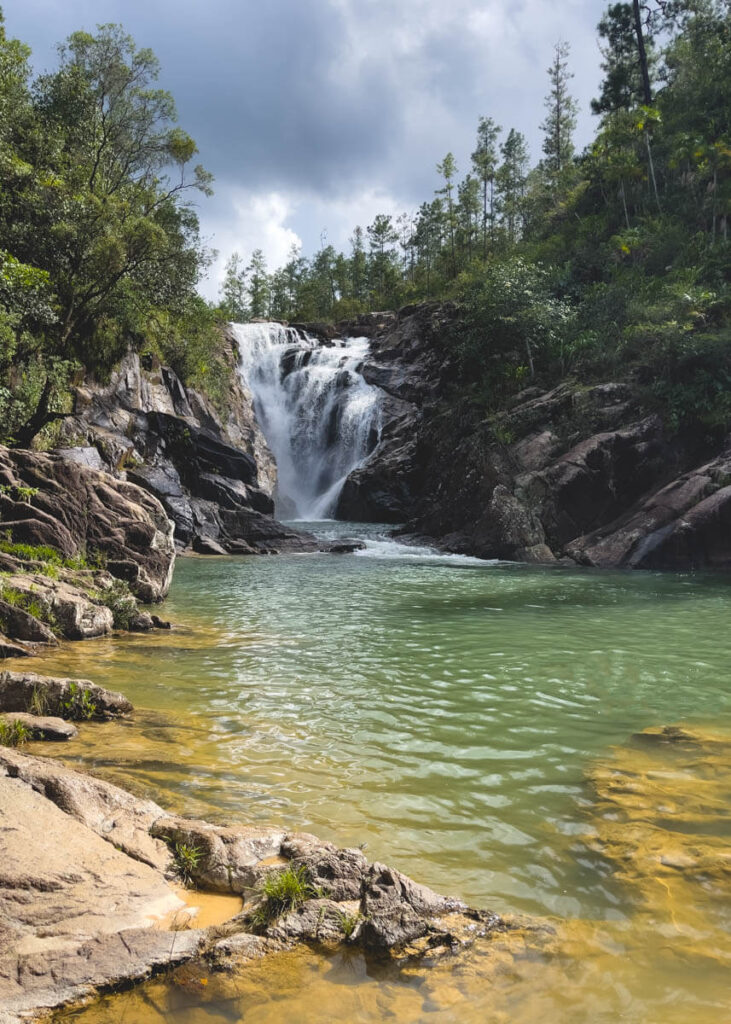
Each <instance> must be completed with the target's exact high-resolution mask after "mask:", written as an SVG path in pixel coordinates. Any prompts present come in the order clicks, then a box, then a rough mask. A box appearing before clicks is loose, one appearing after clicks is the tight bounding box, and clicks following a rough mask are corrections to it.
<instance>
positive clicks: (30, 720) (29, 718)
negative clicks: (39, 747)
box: [0, 711, 79, 740]
mask: <svg viewBox="0 0 731 1024" xmlns="http://www.w3.org/2000/svg"><path fill="white" fill-rule="evenodd" d="M0 719H2V721H4V722H7V723H8V724H9V725H11V724H12V723H13V722H19V723H20V724H21V725H24V726H25V728H26V729H27V730H28V732H29V733H30V734H31V737H32V738H33V739H36V740H72V739H73V738H74V736H78V735H79V730H78V729H77V728H76V726H75V725H72V724H71V722H65V721H64V720H63V718H53V717H52V716H49V715H31V714H27V713H26V712H25V711H9V712H7V713H5V714H2V715H0Z"/></svg>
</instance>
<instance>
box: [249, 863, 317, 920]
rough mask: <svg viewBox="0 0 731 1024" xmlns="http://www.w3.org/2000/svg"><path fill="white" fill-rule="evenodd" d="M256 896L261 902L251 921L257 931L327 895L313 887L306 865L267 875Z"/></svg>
mask: <svg viewBox="0 0 731 1024" xmlns="http://www.w3.org/2000/svg"><path fill="white" fill-rule="evenodd" d="M256 894H257V896H258V897H259V901H260V902H259V905H258V906H257V907H256V909H255V910H254V911H253V912H252V914H251V917H250V921H251V924H252V925H253V926H254V928H257V929H259V928H266V926H267V925H268V924H270V923H271V922H272V921H276V919H277V918H278V917H281V916H282V914H284V913H286V912H287V911H289V910H294V909H296V908H297V907H299V906H301V905H302V904H303V903H306V902H307V900H309V899H314V898H316V897H319V896H324V895H325V894H324V893H323V892H322V891H321V890H320V889H317V888H315V886H313V885H312V883H311V881H310V878H309V876H308V874H307V869H306V868H305V867H304V865H303V866H302V867H299V868H292V867H289V868H285V869H284V870H283V871H277V872H274V873H272V874H269V875H267V876H266V878H265V879H264V880H263V881H262V883H261V884H260V886H259V888H258V889H257V893H256Z"/></svg>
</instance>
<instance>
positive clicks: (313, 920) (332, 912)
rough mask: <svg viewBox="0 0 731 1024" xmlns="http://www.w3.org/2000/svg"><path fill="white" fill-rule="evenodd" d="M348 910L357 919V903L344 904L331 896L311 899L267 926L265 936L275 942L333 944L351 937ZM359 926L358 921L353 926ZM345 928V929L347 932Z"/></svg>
mask: <svg viewBox="0 0 731 1024" xmlns="http://www.w3.org/2000/svg"><path fill="white" fill-rule="evenodd" d="M348 910H350V912H351V916H352V918H353V919H354V920H356V919H358V918H359V913H358V904H357V903H355V904H354V905H353V906H352V907H344V906H343V904H342V903H336V902H335V901H334V900H330V899H314V900H308V901H307V902H306V903H303V904H302V906H301V907H297V909H296V910H292V911H290V912H289V913H287V914H284V915H283V916H282V917H280V918H279V919H278V920H277V921H276V922H275V923H274V924H273V925H271V926H270V927H269V928H268V929H267V938H269V939H274V940H275V941H278V942H283V943H290V942H316V943H323V944H328V945H329V944H332V945H335V944H337V943H340V942H343V941H344V940H345V939H346V938H353V937H354V936H353V932H352V931H351V930H350V927H349V923H348V921H349V915H348ZM355 927H358V928H359V927H360V922H359V920H358V921H357V924H354V925H353V930H355ZM346 929H347V932H346Z"/></svg>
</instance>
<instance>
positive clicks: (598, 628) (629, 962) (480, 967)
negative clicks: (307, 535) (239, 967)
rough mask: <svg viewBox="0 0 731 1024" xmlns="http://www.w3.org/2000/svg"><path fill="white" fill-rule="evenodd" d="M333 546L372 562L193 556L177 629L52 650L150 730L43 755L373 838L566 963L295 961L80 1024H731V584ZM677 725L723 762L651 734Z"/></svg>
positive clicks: (373, 852)
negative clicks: (529, 931)
mask: <svg viewBox="0 0 731 1024" xmlns="http://www.w3.org/2000/svg"><path fill="white" fill-rule="evenodd" d="M314 528H315V529H318V530H320V531H326V532H328V533H329V534H330V535H332V533H333V532H341V533H343V534H346V533H347V534H349V535H353V534H355V535H360V536H363V537H365V539H366V542H367V544H368V547H367V548H366V550H365V551H364V552H361V553H359V554H354V555H340V556H332V555H307V556H284V555H282V556H277V557H275V558H250V559H234V558H215V559H200V558H195V559H181V560H180V561H179V563H178V565H177V568H176V573H175V579H174V582H173V587H172V591H171V594H170V598H169V599H168V601H167V602H166V604H165V606H164V613H165V615H166V616H167V617H169V618H171V619H172V620H173V621H174V622H175V623H176V624H178V627H179V628H178V630H177V631H175V632H173V633H171V634H159V635H155V636H148V637H133V636H130V637H123V638H114V639H104V640H99V641H89V642H87V643H85V644H76V645H70V646H67V647H65V648H64V649H63V650H61V651H59V652H56V653H51V654H49V655H47V656H45V659H44V660H45V664H44V665H43V666H42V667H41V671H47V672H49V673H52V672H57V673H63V674H70V675H74V674H76V675H86V676H89V675H91V676H92V677H93V679H94V681H95V682H97V683H100V684H101V685H104V686H109V687H112V688H114V689H121V690H123V691H124V692H126V693H127V694H128V695H129V697H130V698H131V699H132V701H133V702H134V704H135V705H136V707H137V708H138V709H139V710H138V712H137V714H136V715H135V717H134V719H133V720H132V721H131V722H129V723H106V724H82V731H81V736H80V739H79V741H77V742H76V743H74V744H73V745H69V746H68V747H64V748H63V750H61V749H57V748H48V747H44V750H43V752H44V753H52V754H53V755H54V756H60V757H62V758H63V759H64V761H66V762H67V763H70V764H72V765H73V764H80V765H82V766H85V767H88V768H91V769H92V770H93V771H95V772H98V773H99V774H101V775H102V776H104V777H106V778H108V779H110V780H112V781H114V782H117V783H119V784H121V785H123V786H127V787H128V788H131V789H133V790H134V791H135V792H138V793H144V794H146V795H149V796H151V797H153V798H154V799H156V800H158V801H159V802H161V803H162V804H163V805H164V806H166V807H167V808H170V809H171V810H174V811H176V812H179V813H182V814H187V815H193V816H205V817H209V818H211V819H213V820H218V821H227V820H228V821H244V822H246V821H250V822H268V823H272V824H278V823H281V824H284V825H286V826H288V827H298V828H304V829H307V830H309V831H313V832H315V833H317V834H318V835H320V836H322V837H323V838H327V839H331V840H334V841H335V842H337V843H338V844H340V845H343V846H350V845H358V844H360V843H367V854H368V856H369V857H370V858H371V859H378V860H383V861H385V862H387V863H392V864H394V866H396V867H398V868H400V869H401V870H403V871H405V872H407V873H408V874H410V875H412V876H413V877H415V878H417V879H418V880H420V881H423V882H425V883H427V884H429V885H431V886H433V887H434V888H436V889H437V890H439V891H442V892H448V893H451V894H454V895H457V896H461V897H463V898H465V899H466V900H468V901H470V902H471V903H473V904H475V905H479V906H487V907H490V908H492V909H495V910H497V911H500V912H520V913H525V914H529V915H534V916H536V917H538V918H540V919H542V920H545V919H548V920H550V921H551V922H553V924H554V925H555V927H556V944H555V946H552V947H550V948H548V949H525V950H517V951H516V950H514V949H513V950H511V949H503V948H500V947H499V946H492V947H491V948H489V949H479V948H478V949H476V950H475V952H474V955H473V956H471V957H470V958H468V959H467V960H466V961H465V962H463V963H461V964H460V965H457V966H455V965H452V966H451V967H450V965H449V964H444V965H442V966H441V967H438V968H430V969H425V970H419V969H416V968H414V969H413V970H406V971H403V972H396V971H394V970H393V969H388V970H386V969H383V968H379V967H378V966H377V965H373V964H367V963H365V961H363V960H362V958H361V957H360V956H359V955H352V956H348V955H345V954H338V955H337V956H335V957H331V956H324V955H319V954H316V953H314V952H306V951H301V952H299V953H297V954H292V955H287V956H284V957H282V958H281V960H280V961H278V962H275V961H271V962H269V961H268V962H266V963H265V964H261V965H257V966H254V967H252V968H251V969H249V970H247V971H246V972H244V973H242V974H240V975H236V976H235V977H233V978H224V977H220V976H211V977H206V978H202V977H197V976H195V975H185V974H184V975H181V976H180V977H177V978H176V977H173V978H172V979H168V980H167V981H164V980H161V981H154V982H151V983H149V984H148V985H146V986H143V987H142V988H141V989H139V990H137V991H134V992H131V993H128V994H123V995H118V996H114V997H112V998H111V999H110V1000H107V1001H102V1003H100V1004H98V1005H96V1006H94V1007H92V1008H89V1009H87V1010H84V1011H79V1012H77V1013H76V1014H74V1015H72V1016H71V1017H68V1018H67V1019H73V1020H75V1021H78V1022H79V1024H80V1022H83V1024H100V1022H103V1021H111V1020H118V1019H122V1020H129V1021H134V1022H135V1024H153V1022H154V1024H161V1022H163V1021H165V1022H168V1021H170V1022H172V1021H175V1024H203V1022H204V1021H205V1022H206V1024H223V1022H232V1021H241V1020H245V1021H246V1022H247V1024H249V1022H256V1024H274V1022H275V1021H276V1022H277V1024H278V1022H281V1021H285V1020H286V1021H293V1022H300V1021H301V1022H325V1021H351V1022H352V1021H362V1022H369V1024H370V1022H375V1021H380V1020H387V1019H393V1020H395V1021H400V1022H409V1024H411V1022H421V1021H434V1022H436V1024H444V1022H460V1024H461V1022H467V1024H472V1022H475V1024H477V1022H478V1021H479V1022H485V1021H495V1022H500V1024H502V1022H507V1021H510V1022H511V1024H522V1022H524V1021H525V1022H527V1021H531V1022H532V1021H535V1020H537V1019H545V1020H550V1021H552V1022H555V1024H563V1022H571V1024H584V1022H586V1024H589V1022H592V1024H593V1022H597V1021H607V1022H609V1021H612V1022H614V1021H617V1020H623V1021H630V1022H636V1024H653V1022H656V1024H661V1022H662V1024H668V1022H669V1024H675V1022H677V1024H680V1022H683V1024H685V1022H686V1021H688V1020H690V1019H692V1020H693V1021H694V1024H711V1022H713V1024H716V1022H718V1021H721V1020H724V1019H726V1018H728V1017H729V1015H730V1008H729V997H728V991H729V986H728V978H729V969H730V967H731V940H730V939H729V923H731V912H730V908H731V892H730V890H731V884H730V883H729V874H728V871H727V870H726V873H725V874H724V872H723V870H720V869H718V870H714V867H713V865H714V864H716V867H717V866H718V865H717V863H716V861H714V860H713V857H712V856H711V854H710V853H709V852H708V851H709V850H711V851H713V850H715V851H716V852H717V854H718V856H719V857H721V858H722V857H723V851H724V850H725V851H726V853H725V856H726V857H728V843H729V833H730V832H731V826H730V823H729V816H728V807H729V805H730V804H729V800H731V759H730V758H729V754H728V751H729V742H728V736H729V730H731V682H730V681H729V670H728V666H729V664H731V658H730V655H731V639H730V638H729V633H728V621H729V611H730V610H731V590H730V589H729V581H728V580H727V579H725V578H722V577H713V576H696V575H693V574H686V575H675V574H673V575H671V574H667V575H661V574H654V573H623V572H608V571H603V572H593V571H588V570H575V569H551V568H536V567H531V566H517V565H506V564H489V563H488V564H486V563H480V562H477V561H476V560H463V559H454V558H450V557H449V556H440V555H437V554H435V553H430V552H428V551H418V550H414V549H409V550H400V549H399V546H398V545H396V544H394V543H393V542H392V541H389V540H388V539H387V538H386V537H385V536H384V535H383V532H382V531H379V529H378V528H377V527H373V526H368V527H363V528H359V527H357V526H356V525H354V524H352V523H348V524H345V523H343V524H338V523H322V524H314ZM379 546H380V547H379ZM90 665H93V669H90ZM669 723H685V724H686V726H688V727H692V728H696V727H699V728H702V729H706V730H710V731H711V732H715V733H720V735H721V736H722V737H724V736H725V737H726V740H725V742H721V743H719V744H717V745H716V746H715V747H713V746H712V747H711V748H708V750H707V749H706V748H703V750H702V751H701V752H700V753H699V752H695V753H694V752H693V751H691V752H690V753H689V752H687V751H685V748H682V747H681V748H680V753H678V752H677V751H675V749H674V748H673V747H672V745H668V746H667V749H666V748H665V747H664V746H663V745H662V744H660V745H655V746H654V747H653V746H651V747H650V748H646V745H645V744H643V743H641V742H639V741H638V740H633V739H632V737H633V735H634V734H636V733H638V732H640V731H641V730H643V729H646V728H648V727H653V726H663V725H666V724H669ZM709 751H710V752H709ZM615 778H616V779H617V780H619V784H617V785H615V784H614V782H613V780H614V779H615ZM613 829H615V830H617V829H618V830H619V834H617V833H616V832H613V831H612V830H613ZM658 843H660V847H658V845H657V844H658ZM623 844H624V845H623ZM668 850H669V851H670V853H668ZM690 850H695V851H696V853H697V851H701V852H703V853H704V856H705V857H706V860H705V861H704V864H706V868H705V869H704V870H705V874H701V875H700V876H698V877H697V878H696V877H695V876H693V877H691V878H690V879H689V878H688V877H687V875H686V874H684V873H683V870H682V869H681V868H677V869H676V868H673V867H671V866H668V865H672V864H678V865H682V863H683V860H682V857H680V856H679V854H678V851H680V854H682V856H683V857H685V858H686V860H687V858H688V857H689V856H691V854H690V853H689V851H690ZM693 856H695V854H694V855H693ZM665 861H667V863H664V862H665ZM204 982H205V983H204Z"/></svg>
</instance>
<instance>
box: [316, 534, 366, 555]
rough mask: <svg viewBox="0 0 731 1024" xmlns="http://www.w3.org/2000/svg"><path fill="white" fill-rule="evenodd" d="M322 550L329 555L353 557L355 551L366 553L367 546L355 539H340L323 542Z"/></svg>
mask: <svg viewBox="0 0 731 1024" xmlns="http://www.w3.org/2000/svg"><path fill="white" fill-rule="evenodd" d="M320 550H321V551H324V552H326V553H327V554H329V555H351V554H352V553H353V552H354V551H364V550H365V544H364V543H363V541H362V540H356V539H355V538H354V537H340V538H339V539H338V540H330V541H325V542H324V543H322V542H321V544H320Z"/></svg>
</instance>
